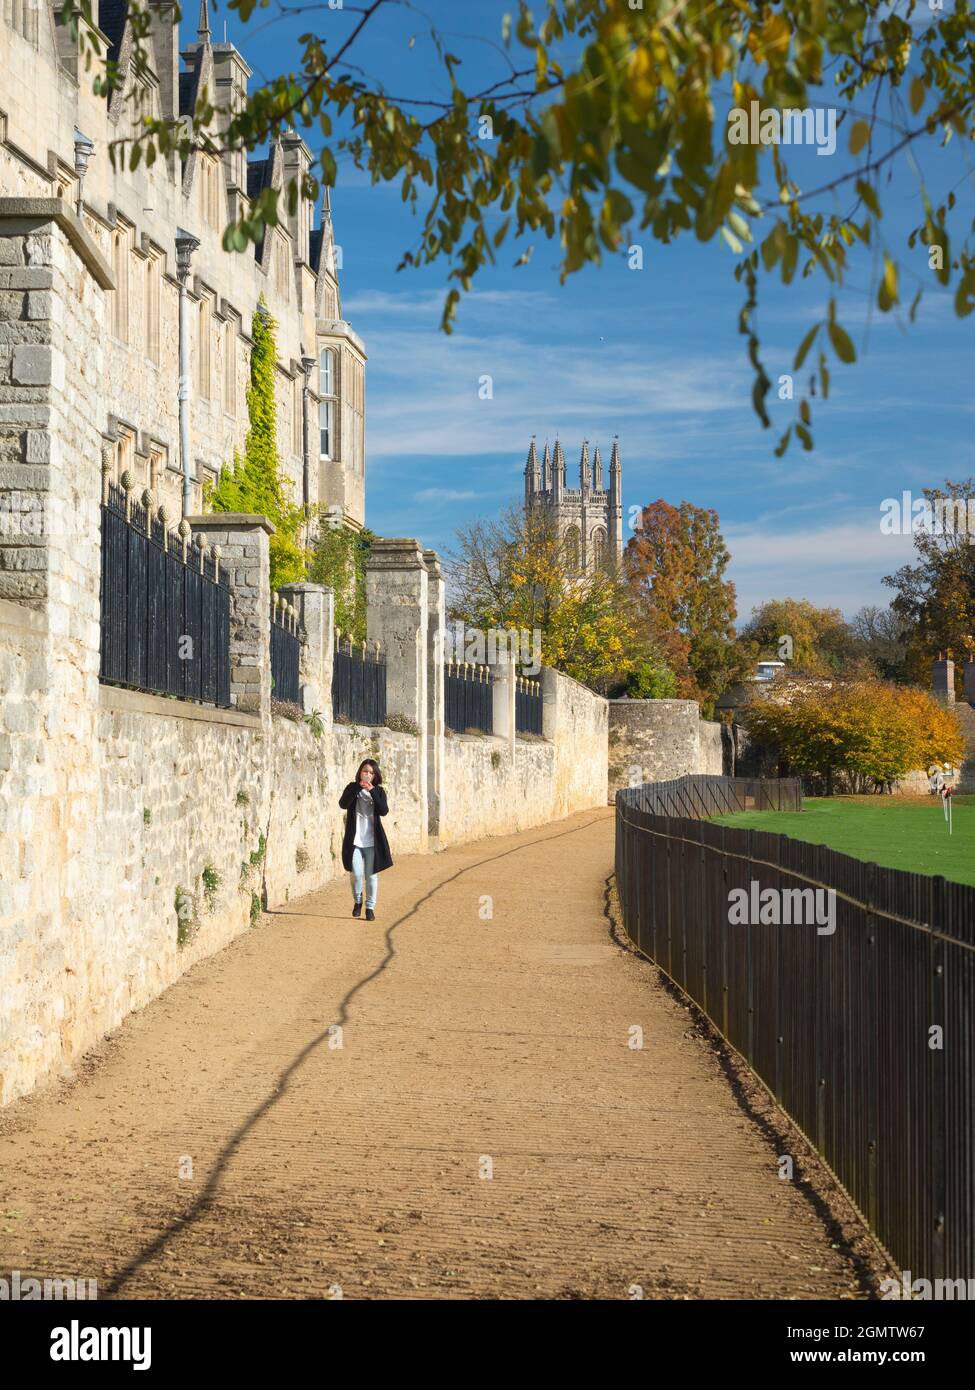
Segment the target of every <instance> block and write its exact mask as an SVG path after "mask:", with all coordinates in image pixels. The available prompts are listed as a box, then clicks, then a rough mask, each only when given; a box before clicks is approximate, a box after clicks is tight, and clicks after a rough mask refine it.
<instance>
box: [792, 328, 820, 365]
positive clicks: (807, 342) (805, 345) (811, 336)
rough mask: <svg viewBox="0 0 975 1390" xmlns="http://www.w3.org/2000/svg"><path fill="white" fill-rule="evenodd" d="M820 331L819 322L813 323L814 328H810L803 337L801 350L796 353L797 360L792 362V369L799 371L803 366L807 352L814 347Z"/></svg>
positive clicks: (800, 345)
mask: <svg viewBox="0 0 975 1390" xmlns="http://www.w3.org/2000/svg"><path fill="white" fill-rule="evenodd" d="M818 332H819V324H818V323H815V324H813V326H812V328H810V330H809V332H808V333H807V334H806V336H805V337H804V338H803V340H802V342H801V343H800V344H799V351H798V352H797V353H796V357H795V361H794V362H793V364H792V370H793V371H794V372H797V371H798V370H799V368H800V367H801V366H802V364H803V362H805V360H806V354H807V353H808V351H809V349H810V348H811V347H812V345H813V343H814V342H815V341H816V334H817V333H818Z"/></svg>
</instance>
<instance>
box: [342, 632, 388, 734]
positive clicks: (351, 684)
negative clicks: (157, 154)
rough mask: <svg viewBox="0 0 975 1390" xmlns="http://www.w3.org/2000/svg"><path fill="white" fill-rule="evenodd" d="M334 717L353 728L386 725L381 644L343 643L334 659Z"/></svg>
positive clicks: (344, 641)
mask: <svg viewBox="0 0 975 1390" xmlns="http://www.w3.org/2000/svg"><path fill="white" fill-rule="evenodd" d="M332 714H333V716H334V718H336V719H339V720H342V721H343V722H346V723H352V724H385V722H386V661H385V659H384V658H383V656H382V655H381V653H380V649H379V645H378V643H372V644H369V643H366V642H357V643H355V644H353V643H352V642H350V641H348V640H343V639H342V637H341V635H338V634H337V637H336V646H335V651H334V653H333V657H332Z"/></svg>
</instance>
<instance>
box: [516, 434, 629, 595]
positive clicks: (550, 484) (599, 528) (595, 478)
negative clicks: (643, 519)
mask: <svg viewBox="0 0 975 1390" xmlns="http://www.w3.org/2000/svg"><path fill="white" fill-rule="evenodd" d="M525 506H526V507H543V508H545V509H546V510H547V511H548V512H549V513H550V514H551V515H552V516H553V517H554V518H555V522H556V525H557V527H558V532H559V535H560V536H561V537H562V538H563V540H564V541H565V545H566V549H567V552H568V554H569V556H570V559H572V561H573V563H574V565H575V567H576V568H577V569H579V570H581V571H583V572H586V573H588V572H590V571H592V570H593V569H595V568H596V566H597V565H600V564H604V563H608V564H611V565H618V564H619V563H620V562H621V560H622V558H623V469H622V464H621V461H620V445H619V436H618V435H617V436H615V437H614V440H613V452H612V455H611V456H610V463H609V488H608V489H607V488H606V487H605V486H604V482H603V459H602V454H601V452H600V449H599V445H598V444H597V445H596V448H595V451H594V453H593V454H592V457H591V458H590V454H589V440H588V439H584V440H583V441H582V450H581V453H580V455H579V486H578V487H577V488H570V487H566V485H565V454H564V452H563V449H562V444H561V441H560V440H558V439H556V441H555V447H554V449H550V448H549V445H548V442H547V441H546V443H545V449H544V452H543V454H542V459H541V462H539V458H538V449H537V446H536V444H535V436H534V435H532V440H531V444H530V446H529V449H528V459H527V461H526V463H525Z"/></svg>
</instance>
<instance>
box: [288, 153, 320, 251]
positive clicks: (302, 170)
mask: <svg viewBox="0 0 975 1390" xmlns="http://www.w3.org/2000/svg"><path fill="white" fill-rule="evenodd" d="M281 149H282V152H283V154H284V186H285V189H287V186H288V184H289V183H292V182H295V183H297V185H298V203H297V206H296V207H295V210H294V212H293V213H292V212H289V211H288V198H287V193H285V194H284V196H283V198H282V203H283V207H284V212H285V216H286V217H287V219H288V231H289V232H290V233H291V241H292V244H293V246H294V250H295V260H296V261H300V262H301V263H302V265H307V264H308V263H309V261H310V260H311V249H310V240H311V223H312V215H313V213H314V207H313V205H312V203H311V202H310V201H309V200H308V199H307V198H303V197H302V196H301V184H302V180H303V179H304V177H305V175H306V174H307V173H308V170H309V169H310V168H311V150H310V149H309V148H308V146H307V145H306V144H305V142H304V140H302V138H301V136H300V135H298V134H297V133H296V132H295V131H293V130H288V131H285V133H284V134H283V135H282V137H281Z"/></svg>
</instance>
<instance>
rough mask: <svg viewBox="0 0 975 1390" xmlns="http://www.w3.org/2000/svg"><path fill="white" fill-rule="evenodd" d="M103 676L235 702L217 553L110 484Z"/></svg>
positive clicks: (104, 512) (226, 598)
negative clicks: (195, 542)
mask: <svg viewBox="0 0 975 1390" xmlns="http://www.w3.org/2000/svg"><path fill="white" fill-rule="evenodd" d="M101 523H102V542H101V544H102V554H101V662H100V667H99V677H100V679H101V680H102V681H105V682H106V683H108V684H111V685H124V686H128V687H129V688H131V689H133V690H144V691H147V692H150V693H153V694H158V695H175V696H177V697H178V698H179V699H181V700H195V701H197V702H199V703H201V704H211V705H218V706H220V707H221V708H227V707H229V705H230V590H229V588H228V584H227V576H226V575H225V574H224V573H221V571H220V564H219V559H218V557H217V556H216V555H215V554H214V552H213V551H212V550H203V549H201V548H200V547H199V546H197V545H194V544H192V543H191V542H190V540H189V539H188V538H187V539H186V540H184V539H182V538H181V537H180V536H179V535H178V534H177V533H176V532H175V531H172V530H170V529H169V528H168V527H167V525H166V524H165V521H164V520H163V519H161V518H160V516H159V515H158V513H157V514H155V515H153V513H152V510H151V509H150V508H149V507H146V506H144V505H143V504H142V503H141V502H135V501H133V500H132V497H131V494H130V495H129V496H128V497H127V495H126V493H125V491H124V490H123V489H122V488H121V487H118V486H117V485H116V484H114V483H109V484H108V489H107V498H106V500H105V502H104V503H103V505H102V508H101Z"/></svg>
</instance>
